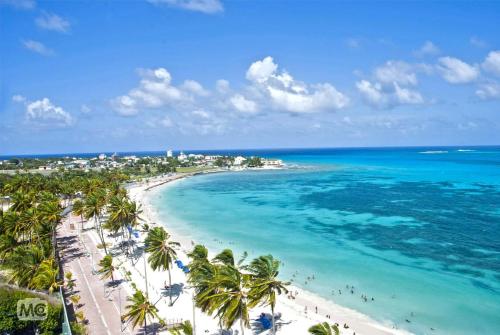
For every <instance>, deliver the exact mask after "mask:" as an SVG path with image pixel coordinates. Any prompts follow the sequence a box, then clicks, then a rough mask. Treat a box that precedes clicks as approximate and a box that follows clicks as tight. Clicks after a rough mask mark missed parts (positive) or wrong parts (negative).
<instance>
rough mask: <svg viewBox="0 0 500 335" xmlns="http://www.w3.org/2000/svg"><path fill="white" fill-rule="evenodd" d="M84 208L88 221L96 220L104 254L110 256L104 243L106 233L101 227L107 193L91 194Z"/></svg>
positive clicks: (86, 199)
mask: <svg viewBox="0 0 500 335" xmlns="http://www.w3.org/2000/svg"><path fill="white" fill-rule="evenodd" d="M84 206H85V209H84V216H85V218H86V219H87V220H88V219H90V218H93V219H94V221H95V223H96V229H97V233H98V235H99V238H100V239H101V243H102V246H103V248H104V252H105V253H106V254H108V250H107V248H106V242H105V241H104V232H103V230H102V227H101V214H102V211H103V209H104V207H105V206H106V197H105V193H104V192H103V191H102V190H97V191H95V192H94V193H90V194H89V195H87V197H86V198H85V204H84Z"/></svg>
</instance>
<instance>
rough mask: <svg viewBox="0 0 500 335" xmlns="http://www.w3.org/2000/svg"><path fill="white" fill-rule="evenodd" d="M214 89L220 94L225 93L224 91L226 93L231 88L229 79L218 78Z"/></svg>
mask: <svg viewBox="0 0 500 335" xmlns="http://www.w3.org/2000/svg"><path fill="white" fill-rule="evenodd" d="M215 89H216V90H217V92H218V93H220V94H226V93H228V92H229V91H230V90H231V88H230V86H229V81H227V80H225V79H219V80H217V81H216V82H215Z"/></svg>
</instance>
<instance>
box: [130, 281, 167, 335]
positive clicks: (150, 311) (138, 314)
mask: <svg viewBox="0 0 500 335" xmlns="http://www.w3.org/2000/svg"><path fill="white" fill-rule="evenodd" d="M127 301H129V302H130V304H129V305H127V306H125V308H126V309H127V310H128V311H127V313H125V314H124V315H123V316H122V319H123V320H124V321H131V322H132V327H134V328H135V327H136V326H137V325H139V324H144V334H145V335H146V334H147V326H148V321H147V319H148V317H149V318H150V319H154V318H158V319H160V317H159V316H158V308H156V307H155V306H154V305H153V304H152V303H150V302H149V300H148V299H147V298H146V297H145V296H144V294H143V293H142V291H140V290H137V291H135V293H134V295H133V296H132V297H127Z"/></svg>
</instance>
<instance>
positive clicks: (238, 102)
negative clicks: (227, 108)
mask: <svg viewBox="0 0 500 335" xmlns="http://www.w3.org/2000/svg"><path fill="white" fill-rule="evenodd" d="M229 101H230V102H231V104H232V105H233V107H234V108H236V110H237V111H239V112H243V113H255V112H257V104H256V103H255V101H252V100H249V99H247V98H245V97H244V96H243V95H241V94H235V95H233V96H232V97H231V99H229Z"/></svg>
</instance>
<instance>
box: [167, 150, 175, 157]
mask: <svg viewBox="0 0 500 335" xmlns="http://www.w3.org/2000/svg"><path fill="white" fill-rule="evenodd" d="M167 157H168V158H171V157H174V152H173V151H172V149H170V150H167Z"/></svg>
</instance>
